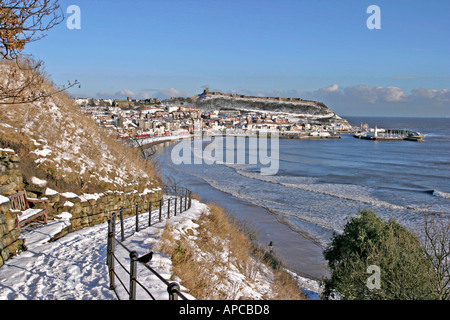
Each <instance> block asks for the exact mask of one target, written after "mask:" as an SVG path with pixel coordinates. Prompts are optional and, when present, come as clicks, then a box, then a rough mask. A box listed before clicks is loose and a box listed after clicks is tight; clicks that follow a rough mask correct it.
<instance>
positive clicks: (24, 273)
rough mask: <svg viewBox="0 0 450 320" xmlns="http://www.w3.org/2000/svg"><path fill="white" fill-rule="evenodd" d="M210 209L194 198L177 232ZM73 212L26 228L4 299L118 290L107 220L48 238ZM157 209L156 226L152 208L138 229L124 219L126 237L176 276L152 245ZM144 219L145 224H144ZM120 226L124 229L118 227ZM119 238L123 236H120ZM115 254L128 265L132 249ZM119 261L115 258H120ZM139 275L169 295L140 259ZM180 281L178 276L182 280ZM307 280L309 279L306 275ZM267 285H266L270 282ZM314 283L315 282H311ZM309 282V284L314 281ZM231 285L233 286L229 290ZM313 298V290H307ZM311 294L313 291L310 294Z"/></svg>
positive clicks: (141, 295) (4, 280)
mask: <svg viewBox="0 0 450 320" xmlns="http://www.w3.org/2000/svg"><path fill="white" fill-rule="evenodd" d="M205 210H207V207H206V205H205V204H203V203H200V202H198V201H197V200H192V207H191V208H190V209H188V210H187V211H185V212H183V213H182V214H179V215H177V216H176V217H171V218H170V219H169V221H170V224H171V228H172V229H173V230H174V232H175V233H185V232H186V229H192V228H194V229H195V227H196V224H195V223H194V222H193V221H195V220H197V219H198V218H199V217H200V215H201V214H202V213H203V212H205ZM70 217H71V215H70V214H69V213H67V212H65V213H62V214H60V215H59V217H58V219H55V220H50V221H49V222H48V224H47V225H42V224H37V225H38V227H36V224H35V225H30V226H27V227H25V228H23V229H22V233H23V237H25V239H26V242H25V244H26V246H27V248H28V250H26V251H24V252H22V253H21V254H19V255H18V256H16V257H14V258H12V259H9V260H7V261H6V262H5V264H4V265H3V266H2V267H1V268H0V300H72V299H76V300H115V299H117V298H116V296H115V294H114V292H113V291H112V290H110V289H109V277H108V268H107V265H106V252H107V232H108V226H107V223H106V222H105V223H102V224H99V225H97V226H93V227H89V228H85V229H82V230H79V231H76V232H72V233H69V234H68V235H66V236H64V237H62V238H60V239H59V240H57V241H54V242H49V240H50V239H51V238H52V237H53V235H55V234H57V233H58V232H59V231H61V230H62V229H63V228H64V227H66V226H68V225H69V223H70V222H69V219H70ZM157 218H158V215H157V214H156V211H154V212H153V214H152V226H151V227H146V224H145V223H144V221H148V213H144V214H142V215H139V220H140V221H143V223H142V227H141V229H140V230H139V231H138V232H135V231H134V223H135V217H134V216H132V217H129V218H127V219H125V230H127V231H126V236H127V237H128V238H127V239H126V240H125V241H124V244H125V245H126V246H127V247H128V248H129V249H130V250H133V251H136V252H137V253H138V255H139V256H142V255H144V254H146V253H148V252H150V251H153V252H154V254H153V258H152V260H151V261H150V262H149V263H148V264H149V265H150V266H151V267H152V268H154V269H155V270H156V271H157V272H158V273H159V274H161V275H162V276H163V277H164V278H165V279H166V280H169V279H170V278H171V276H172V273H171V269H172V262H171V260H170V257H168V256H167V255H166V254H162V253H158V252H156V250H155V249H154V248H155V247H156V246H157V244H158V243H159V240H160V236H161V234H162V232H163V229H164V227H165V225H166V222H167V221H166V220H163V221H162V222H158V221H157V220H156V219H157ZM144 224H145V226H144ZM116 230H117V231H118V230H120V229H119V227H116ZM118 237H119V236H118ZM115 253H116V255H117V257H118V259H119V260H120V261H121V262H122V264H124V265H125V266H126V267H128V266H129V261H130V258H129V253H128V251H126V250H125V249H122V247H121V246H119V245H117V246H116V252H115ZM116 266H117V263H116ZM116 270H117V272H118V274H119V277H121V278H122V279H124V283H126V284H128V283H129V280H128V278H127V276H128V275H127V274H125V271H123V270H122V268H120V267H117V268H116ZM232 272H233V273H234V275H233V277H234V278H235V279H236V281H239V279H241V278H244V276H243V275H240V274H238V272H236V270H234V271H232ZM137 278H138V280H139V281H140V282H141V283H142V284H145V286H146V288H148V289H149V290H150V292H151V293H152V295H153V296H154V298H155V299H157V300H160V299H164V300H167V299H168V293H167V287H166V286H165V285H164V284H163V283H162V282H161V281H160V280H159V279H157V278H156V276H154V275H153V274H152V273H151V272H150V271H149V270H147V269H146V268H145V267H144V266H142V265H141V264H138V276H137ZM178 280H179V279H178ZM302 280H303V282H305V280H307V279H302ZM260 284H262V285H259V287H258V286H255V285H254V284H253V285H248V286H247V287H246V288H241V289H242V292H244V293H245V295H246V296H253V297H254V298H257V297H260V296H261V292H266V291H267V290H269V289H268V287H264V281H260ZM116 285H117V288H118V293H119V296H120V298H121V299H127V293H126V292H125V291H124V290H123V289H122V288H121V286H120V282H119V281H118V280H116ZM267 285H268V284H267ZM312 286H313V287H314V285H312ZM310 287H311V286H310ZM231 289H232V288H230V290H231ZM181 291H182V292H183V294H185V296H187V297H188V298H189V299H195V298H194V297H192V296H190V295H189V294H188V292H189V290H188V289H187V288H184V287H183V286H181ZM308 293H310V295H309V296H310V297H311V298H315V293H314V292H313V291H308ZM311 294H312V295H311ZM137 299H142V300H143V299H149V295H148V294H147V293H146V292H145V291H144V290H142V289H141V288H140V286H137Z"/></svg>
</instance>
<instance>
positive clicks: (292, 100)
mask: <svg viewBox="0 0 450 320" xmlns="http://www.w3.org/2000/svg"><path fill="white" fill-rule="evenodd" d="M199 96H222V97H230V98H244V99H257V100H261V101H268V100H269V101H283V102H301V101H304V102H306V101H309V100H303V99H301V98H281V97H257V96H246V95H242V94H237V93H222V92H211V91H209V88H205V90H203V93H202V94H200V95H199Z"/></svg>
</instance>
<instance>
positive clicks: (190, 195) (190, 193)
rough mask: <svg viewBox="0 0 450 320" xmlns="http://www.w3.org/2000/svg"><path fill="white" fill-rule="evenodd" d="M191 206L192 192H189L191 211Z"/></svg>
mask: <svg viewBox="0 0 450 320" xmlns="http://www.w3.org/2000/svg"><path fill="white" fill-rule="evenodd" d="M191 205H192V192H191V191H189V206H188V208H189V209H190V208H191Z"/></svg>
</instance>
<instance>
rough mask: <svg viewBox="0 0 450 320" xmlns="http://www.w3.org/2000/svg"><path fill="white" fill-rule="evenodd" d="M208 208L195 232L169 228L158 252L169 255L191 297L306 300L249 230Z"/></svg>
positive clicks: (219, 209)
mask: <svg viewBox="0 0 450 320" xmlns="http://www.w3.org/2000/svg"><path fill="white" fill-rule="evenodd" d="M208 209H209V210H208V211H205V212H204V213H203V214H202V215H201V216H200V218H199V219H198V220H196V221H194V223H195V226H194V228H190V229H187V230H186V232H185V233H183V234H179V233H176V232H174V230H173V227H172V226H171V225H170V224H168V225H167V226H166V228H165V230H164V232H163V234H162V237H161V242H160V248H159V250H160V251H162V252H164V253H166V254H168V255H169V256H170V257H171V260H172V264H173V274H174V275H175V276H176V277H178V278H180V279H182V280H181V284H182V285H183V286H184V287H186V288H188V289H189V290H190V294H192V295H193V296H195V297H196V298H197V299H201V300H206V299H214V300H228V299H272V300H275V299H280V300H298V299H304V296H303V294H302V292H301V290H300V289H299V287H298V285H297V283H296V281H295V280H294V279H293V278H292V277H291V276H290V275H289V274H287V273H286V272H284V271H283V270H282V268H281V265H280V264H279V263H274V259H271V257H270V255H268V254H267V252H265V251H264V250H262V249H261V248H260V247H257V246H255V244H254V243H252V241H251V240H250V239H249V237H248V234H249V233H248V230H249V228H248V226H247V228H243V227H242V226H243V224H241V223H238V222H237V221H235V220H234V219H232V218H230V216H229V215H228V214H227V213H226V212H225V210H224V209H223V208H222V207H220V206H218V205H215V204H208ZM244 229H246V230H247V232H246V231H245V230H244ZM274 266H275V268H274Z"/></svg>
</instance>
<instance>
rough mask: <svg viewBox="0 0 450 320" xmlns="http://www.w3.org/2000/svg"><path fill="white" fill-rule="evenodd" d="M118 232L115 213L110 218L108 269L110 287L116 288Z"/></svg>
mask: <svg viewBox="0 0 450 320" xmlns="http://www.w3.org/2000/svg"><path fill="white" fill-rule="evenodd" d="M115 233H116V215H115V214H113V215H112V216H111V219H109V220H108V258H107V263H108V270H109V289H111V290H114V288H115V276H114V247H115V243H114V237H115Z"/></svg>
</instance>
